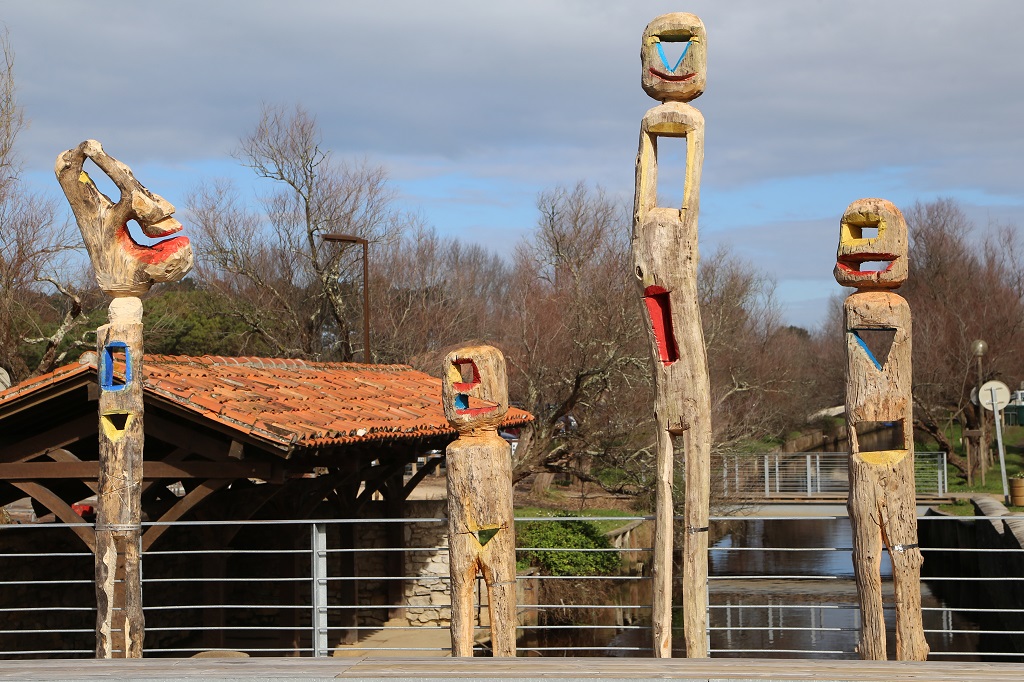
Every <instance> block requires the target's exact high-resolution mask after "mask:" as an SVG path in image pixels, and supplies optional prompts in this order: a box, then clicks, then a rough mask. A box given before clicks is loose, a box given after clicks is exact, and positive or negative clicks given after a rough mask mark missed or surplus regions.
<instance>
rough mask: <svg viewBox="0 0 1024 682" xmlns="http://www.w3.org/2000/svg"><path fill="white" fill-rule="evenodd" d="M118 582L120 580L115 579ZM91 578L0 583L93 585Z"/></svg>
mask: <svg viewBox="0 0 1024 682" xmlns="http://www.w3.org/2000/svg"><path fill="white" fill-rule="evenodd" d="M117 582H120V581H117ZM95 584H96V583H95V581H93V580H0V585H95Z"/></svg>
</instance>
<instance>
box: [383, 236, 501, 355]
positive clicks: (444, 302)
mask: <svg viewBox="0 0 1024 682" xmlns="http://www.w3.org/2000/svg"><path fill="white" fill-rule="evenodd" d="M373 262H374V270H373V271H374V276H373V277H371V287H370V291H371V299H372V303H371V305H372V308H373V330H374V354H375V355H376V356H377V357H378V358H379V359H380V361H381V362H402V363H411V364H413V365H414V366H416V367H417V368H419V369H422V370H424V371H427V372H430V373H435V372H437V368H438V367H439V366H440V363H441V359H442V358H443V357H444V354H445V353H446V352H447V351H448V350H449V349H450V347H451V346H453V345H455V344H463V343H466V342H469V341H473V340H482V339H486V338H492V339H493V338H495V337H496V334H497V333H498V332H499V331H500V328H501V322H500V319H499V318H500V315H501V306H502V303H503V300H504V297H505V295H506V292H507V287H508V282H509V267H508V265H507V264H506V263H505V261H504V260H502V259H501V258H500V257H499V256H498V255H496V254H494V253H491V252H488V251H487V250H486V249H484V248H483V247H481V246H479V245H474V244H471V245H466V244H463V243H461V242H459V241H458V240H456V239H453V238H450V237H440V236H438V234H437V231H436V230H434V229H433V228H431V227H427V226H425V225H423V224H422V223H421V222H419V221H416V222H415V223H414V224H413V225H411V226H410V228H409V229H407V230H406V231H405V232H404V233H402V235H401V236H400V238H399V239H396V240H394V241H393V242H392V243H390V244H385V245H382V246H381V247H380V248H378V249H376V250H375V251H374V257H373Z"/></svg>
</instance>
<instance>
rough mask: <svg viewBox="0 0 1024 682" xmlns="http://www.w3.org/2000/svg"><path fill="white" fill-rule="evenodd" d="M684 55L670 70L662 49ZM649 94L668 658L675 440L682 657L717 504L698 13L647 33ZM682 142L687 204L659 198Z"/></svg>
mask: <svg viewBox="0 0 1024 682" xmlns="http://www.w3.org/2000/svg"><path fill="white" fill-rule="evenodd" d="M669 45H671V46H674V47H677V48H678V49H679V52H680V56H679V58H678V61H676V62H675V63H672V60H671V59H669V58H668V56H667V53H666V46H669ZM640 62H641V69H642V76H641V82H642V85H643V88H644V91H645V92H646V93H647V94H648V95H650V96H651V97H653V98H654V99H657V100H660V101H661V102H662V103H661V104H659V105H658V106H656V107H654V108H653V109H651V110H649V111H648V112H647V113H646V114H645V115H644V118H643V121H642V122H641V124H640V148H639V151H638V153H637V159H636V194H635V197H634V204H633V235H632V246H633V260H634V266H635V275H636V279H637V283H638V285H639V288H640V297H641V301H642V303H643V315H644V319H645V320H646V322H647V332H648V338H649V342H650V353H651V367H652V372H653V375H654V385H655V404H654V418H655V422H656V424H657V437H658V443H657V464H656V472H657V484H656V489H655V522H654V523H655V526H654V557H653V579H654V589H653V604H652V621H653V623H652V626H653V630H654V633H653V642H654V655H655V656H657V657H662V658H667V657H671V655H672V556H673V552H672V545H673V536H674V534H675V525H674V523H673V520H674V517H675V505H674V501H673V488H674V470H675V464H674V460H675V440H676V439H677V438H678V439H681V441H682V445H683V452H684V456H685V458H686V467H685V472H686V479H685V502H684V509H683V516H684V533H683V551H682V555H683V562H682V563H683V576H682V578H683V579H682V582H683V592H682V601H681V605H682V609H683V628H684V638H685V641H686V655H687V657H689V658H704V657H707V656H708V640H707V615H706V609H705V605H706V602H707V586H708V584H707V583H708V563H707V552H708V514H709V504H710V497H711V493H710V491H711V468H710V467H711V462H710V459H711V385H710V379H709V377H708V362H707V353H706V351H705V348H704V333H703V330H702V328H701V317H700V307H699V306H698V301H697V261H698V260H699V256H698V250H697V217H698V214H699V212H700V179H701V168H702V167H703V163H704V117H703V116H702V115H701V113H700V111H698V110H697V109H695V108H694V107H692V106H690V105H689V104H687V102H688V101H690V100H692V99H694V98H696V97H698V96H699V95H700V94H701V93H702V92H703V91H704V83H705V80H706V75H707V36H706V32H705V30H704V24H703V23H702V22H701V20H700V19H699V18H697V17H696V16H694V15H692V14H685V13H681V12H679V13H674V14H665V15H662V16H660V17H657V18H656V19H654V20H653V21H652V22H651V23H650V24H648V25H647V28H646V29H645V30H644V33H643V39H642V43H641V48H640ZM659 138H683V139H684V140H685V143H686V172H685V176H684V178H683V182H684V185H683V202H682V206H679V207H676V206H671V207H669V206H662V205H660V203H659V196H658V140H659Z"/></svg>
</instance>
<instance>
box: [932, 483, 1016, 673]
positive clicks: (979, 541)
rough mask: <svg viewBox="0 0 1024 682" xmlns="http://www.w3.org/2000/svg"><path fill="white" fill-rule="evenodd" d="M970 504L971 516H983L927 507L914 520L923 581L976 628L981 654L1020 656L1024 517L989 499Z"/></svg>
mask: <svg viewBox="0 0 1024 682" xmlns="http://www.w3.org/2000/svg"><path fill="white" fill-rule="evenodd" d="M971 503H972V505H973V506H974V510H975V514H974V515H975V517H986V518H970V517H967V518H957V517H953V516H951V515H950V514H947V513H945V512H942V511H939V510H936V509H930V510H929V511H928V513H927V515H926V516H925V518H923V519H920V520H919V522H918V537H919V538H920V542H921V547H922V552H923V553H924V555H925V562H924V567H923V569H922V577H923V578H924V580H925V581H926V582H927V583H928V585H929V587H930V589H931V590H932V592H934V593H936V594H937V595H938V596H940V597H941V598H942V600H943V601H944V602H945V603H946V604H948V605H949V606H950V607H951V608H955V609H958V610H960V611H961V612H964V613H969V614H970V616H971V619H972V620H974V621H975V622H976V623H977V624H978V628H979V632H980V635H979V636H980V640H981V641H980V646H979V649H980V650H983V651H1004V652H1011V651H1012V652H1021V653H1024V552H1022V551H1021V549H1022V548H1024V515H1020V514H1015V513H1013V512H1010V511H1009V510H1007V508H1006V507H1005V506H1003V505H1002V504H1000V503H999V502H998V501H997V500H996V499H995V498H993V497H990V496H975V497H972V498H971ZM934 578H939V580H934ZM929 579H932V580H929ZM1002 660H1006V659H1005V658H1003V659H1002Z"/></svg>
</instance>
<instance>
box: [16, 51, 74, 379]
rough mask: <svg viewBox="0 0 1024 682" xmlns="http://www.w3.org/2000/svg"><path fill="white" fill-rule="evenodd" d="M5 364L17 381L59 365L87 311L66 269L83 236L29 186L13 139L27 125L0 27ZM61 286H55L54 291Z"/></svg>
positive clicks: (50, 201) (50, 202) (55, 207)
mask: <svg viewBox="0 0 1024 682" xmlns="http://www.w3.org/2000/svg"><path fill="white" fill-rule="evenodd" d="M0 50H2V52H3V58H2V61H0V367H3V368H4V369H6V370H7V372H8V374H10V375H11V377H12V378H13V379H14V380H15V381H17V380H20V379H25V378H27V377H28V376H30V375H31V374H34V373H40V372H46V371H49V370H51V369H52V368H53V367H55V366H56V364H57V363H59V362H60V361H61V360H62V359H63V358H64V356H65V354H66V352H67V344H66V339H67V337H68V335H69V333H70V332H71V331H72V330H73V329H74V327H75V326H76V324H77V323H78V322H79V321H80V320H81V318H82V314H83V312H82V310H83V307H82V298H81V296H80V293H79V291H78V290H77V288H76V287H75V286H74V285H73V284H72V282H71V279H70V277H69V273H74V272H75V268H74V266H73V263H72V262H71V260H70V259H69V256H70V255H71V254H72V252H73V251H74V250H75V249H76V248H77V247H78V246H79V244H80V242H81V239H80V237H79V235H78V234H77V233H76V231H75V230H74V229H73V228H72V226H71V224H70V223H69V222H68V221H67V220H65V219H62V218H60V217H58V215H59V214H58V210H57V204H56V202H54V201H52V200H50V199H47V198H45V197H43V196H41V195H38V194H35V193H31V192H29V191H27V190H26V189H25V186H24V184H23V183H22V180H21V176H20V174H21V164H20V161H19V159H18V156H17V153H16V150H15V143H16V141H17V137H18V134H19V133H20V132H21V130H22V129H23V128H24V126H25V117H24V112H23V111H22V109H21V107H20V106H19V105H18V102H17V96H16V95H17V92H16V87H15V80H14V52H13V50H12V49H11V46H10V42H9V40H8V36H7V33H6V32H4V33H3V34H2V35H0ZM53 290H55V291H56V294H54V293H53Z"/></svg>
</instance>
